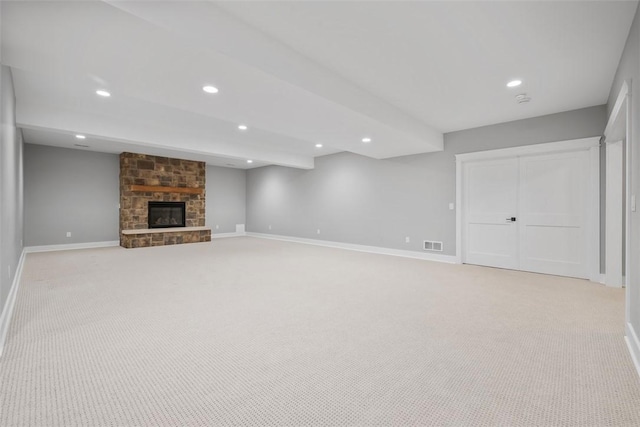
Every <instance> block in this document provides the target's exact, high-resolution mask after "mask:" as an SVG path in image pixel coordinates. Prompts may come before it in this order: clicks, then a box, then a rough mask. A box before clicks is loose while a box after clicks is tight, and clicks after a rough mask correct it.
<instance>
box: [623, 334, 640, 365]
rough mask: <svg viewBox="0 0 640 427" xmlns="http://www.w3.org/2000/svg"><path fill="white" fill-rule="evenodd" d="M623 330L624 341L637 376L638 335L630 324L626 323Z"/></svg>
mask: <svg viewBox="0 0 640 427" xmlns="http://www.w3.org/2000/svg"><path fill="white" fill-rule="evenodd" d="M625 329H626V335H625V337H624V339H625V341H626V342H627V347H629V353H631V359H632V360H633V364H634V365H635V367H636V371H637V372H638V375H640V340H638V335H637V334H636V331H635V329H634V328H633V325H632V324H631V323H627V325H626V327H625Z"/></svg>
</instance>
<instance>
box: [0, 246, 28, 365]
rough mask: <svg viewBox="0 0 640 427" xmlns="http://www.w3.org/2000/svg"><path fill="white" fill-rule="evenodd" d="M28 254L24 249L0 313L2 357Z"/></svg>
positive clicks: (0, 354)
mask: <svg viewBox="0 0 640 427" xmlns="http://www.w3.org/2000/svg"><path fill="white" fill-rule="evenodd" d="M26 254H27V251H25V250H24V249H23V250H22V253H21V254H20V260H19V261H18V266H17V267H16V274H15V275H14V276H13V282H12V283H11V289H10V290H9V295H8V296H7V301H6V302H5V303H4V307H3V309H2V313H0V357H1V356H2V352H3V350H4V344H5V342H6V340H7V335H8V333H9V324H10V323H11V316H12V315H13V309H14V307H15V305H16V297H17V296H18V287H19V286H20V278H21V277H22V266H23V265H24V259H25V257H26Z"/></svg>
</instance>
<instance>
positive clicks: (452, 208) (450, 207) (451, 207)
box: [449, 203, 456, 211]
mask: <svg viewBox="0 0 640 427" xmlns="http://www.w3.org/2000/svg"><path fill="white" fill-rule="evenodd" d="M455 206H456V205H454V204H453V203H449V210H450V211H452V210H454V209H455Z"/></svg>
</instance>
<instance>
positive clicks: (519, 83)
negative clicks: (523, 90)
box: [507, 80, 522, 87]
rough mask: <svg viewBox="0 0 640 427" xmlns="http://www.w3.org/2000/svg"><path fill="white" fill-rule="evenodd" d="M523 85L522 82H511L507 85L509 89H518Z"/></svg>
mask: <svg viewBox="0 0 640 427" xmlns="http://www.w3.org/2000/svg"><path fill="white" fill-rule="evenodd" d="M521 84H522V80H511V81H510V82H509V83H507V87H517V86H520V85H521Z"/></svg>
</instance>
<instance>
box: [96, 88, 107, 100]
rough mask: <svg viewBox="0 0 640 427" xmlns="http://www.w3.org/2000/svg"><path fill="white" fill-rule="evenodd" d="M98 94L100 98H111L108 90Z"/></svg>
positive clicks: (98, 91) (97, 92)
mask: <svg viewBox="0 0 640 427" xmlns="http://www.w3.org/2000/svg"><path fill="white" fill-rule="evenodd" d="M96 94H97V95H100V96H104V97H105V98H108V97H110V96H111V94H110V93H109V92H107V91H106V90H97V91H96Z"/></svg>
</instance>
